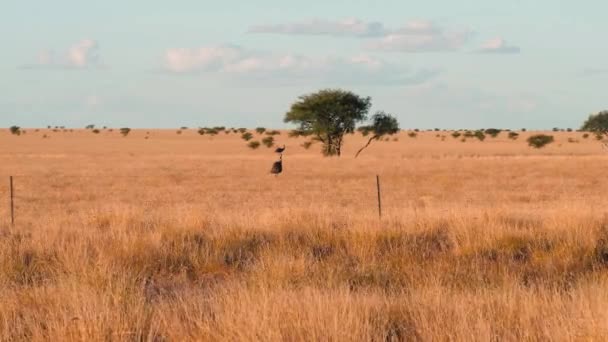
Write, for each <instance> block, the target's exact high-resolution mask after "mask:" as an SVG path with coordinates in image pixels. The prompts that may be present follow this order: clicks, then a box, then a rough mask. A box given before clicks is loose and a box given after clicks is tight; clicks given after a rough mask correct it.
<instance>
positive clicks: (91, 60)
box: [67, 39, 99, 68]
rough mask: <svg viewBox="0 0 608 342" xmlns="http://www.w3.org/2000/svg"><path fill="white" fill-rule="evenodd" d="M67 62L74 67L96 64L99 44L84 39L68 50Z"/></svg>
mask: <svg viewBox="0 0 608 342" xmlns="http://www.w3.org/2000/svg"><path fill="white" fill-rule="evenodd" d="M67 61H68V64H69V65H71V66H73V67H76V68H84V67H88V66H92V65H96V64H97V63H98V62H99V45H98V44H97V42H96V41H94V40H92V39H84V40H81V41H80V42H78V43H76V44H74V45H73V46H72V47H70V49H69V50H68V55H67Z"/></svg>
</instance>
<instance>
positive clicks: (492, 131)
mask: <svg viewBox="0 0 608 342" xmlns="http://www.w3.org/2000/svg"><path fill="white" fill-rule="evenodd" d="M500 132H502V130H500V129H497V128H488V129H486V130H485V131H484V133H485V134H487V135H489V136H491V137H492V138H496V137H497V136H498V135H499V134H500Z"/></svg>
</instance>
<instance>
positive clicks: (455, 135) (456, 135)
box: [452, 132, 462, 139]
mask: <svg viewBox="0 0 608 342" xmlns="http://www.w3.org/2000/svg"><path fill="white" fill-rule="evenodd" d="M461 135H462V134H461V133H460V132H454V133H452V137H454V139H458V138H459V137H460V136H461Z"/></svg>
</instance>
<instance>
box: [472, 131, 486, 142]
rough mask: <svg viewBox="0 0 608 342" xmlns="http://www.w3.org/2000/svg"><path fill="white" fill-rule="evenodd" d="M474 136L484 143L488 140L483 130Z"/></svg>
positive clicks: (476, 132)
mask: <svg viewBox="0 0 608 342" xmlns="http://www.w3.org/2000/svg"><path fill="white" fill-rule="evenodd" d="M474 135H475V138H477V139H479V141H484V140H485V139H486V135H485V134H484V133H483V131H481V130H479V131H475V134H474Z"/></svg>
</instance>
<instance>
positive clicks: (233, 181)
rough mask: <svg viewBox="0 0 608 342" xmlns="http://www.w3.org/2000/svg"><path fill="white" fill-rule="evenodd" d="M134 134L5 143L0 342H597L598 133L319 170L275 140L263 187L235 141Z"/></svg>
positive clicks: (1, 135) (463, 146)
mask: <svg viewBox="0 0 608 342" xmlns="http://www.w3.org/2000/svg"><path fill="white" fill-rule="evenodd" d="M146 132H147V131H145V130H138V131H133V132H132V133H131V134H130V135H129V136H128V137H126V138H123V137H121V136H120V134H119V133H118V132H117V131H116V130H115V131H113V132H108V131H102V132H101V133H100V134H97V135H95V134H93V133H91V132H90V131H75V132H55V133H54V132H50V131H48V130H40V131H39V132H35V131H34V130H28V132H27V134H25V135H22V136H19V137H17V136H11V135H10V134H9V133H8V131H6V130H4V131H2V132H0V162H1V163H2V169H1V170H0V182H2V183H4V182H6V183H4V184H3V185H1V186H0V199H2V200H1V202H2V203H4V204H3V205H1V206H0V340H7V341H13V340H53V341H58V340H151V341H165V340H167V341H183V340H213V341H215V340H223V341H241V340H243V341H257V340H264V341H274V340H287V341H299V340H308V341H319V340H327V341H366V340H372V341H399V340H467V341H468V340H480V341H488V340H513V341H515V340H541V339H542V340H545V339H546V340H606V339H607V338H608V312H607V311H606V309H605V308H606V306H607V305H608V219H606V218H605V213H606V210H607V209H606V208H607V207H608V182H606V181H605V176H604V175H605V170H606V169H607V168H608V155H605V154H604V152H603V151H602V149H601V148H600V145H599V143H598V142H597V141H595V140H594V139H593V137H590V138H589V139H583V138H582V133H576V132H573V133H556V134H555V133H549V134H554V135H555V136H556V142H555V143H553V144H552V145H549V146H548V147H546V148H544V149H541V150H533V149H531V148H529V147H528V146H527V144H526V143H525V138H526V136H527V135H528V134H531V133H523V134H522V136H521V137H520V138H519V139H518V140H516V141H512V140H509V139H507V138H506V133H502V134H501V135H500V136H499V137H498V138H495V139H492V138H490V137H488V138H487V139H486V141H484V142H478V141H477V140H469V141H467V142H465V143H463V142H460V140H458V139H454V138H452V137H451V136H450V135H449V133H446V132H439V133H437V132H424V133H420V134H419V136H418V137H417V138H410V137H408V136H407V134H406V132H402V133H401V134H400V135H399V137H398V141H393V139H392V138H391V140H390V141H388V142H384V141H383V142H376V143H374V144H372V146H371V147H370V148H369V149H367V150H366V151H365V152H363V154H362V155H361V157H360V158H358V159H353V157H352V155H353V154H354V152H355V151H356V150H357V149H358V147H360V146H361V145H362V144H363V142H364V140H363V138H361V137H360V136H355V137H349V139H348V140H347V142H346V147H345V150H346V152H345V154H346V156H345V157H343V158H341V159H331V158H322V157H321V156H320V154H319V152H318V148H317V147H315V146H314V145H313V147H312V148H311V149H310V150H305V149H304V148H303V147H301V146H300V145H301V144H302V142H303V140H302V139H290V138H288V137H287V134H286V132H283V134H282V135H280V136H276V137H275V140H276V141H277V143H278V144H279V145H282V144H283V143H285V144H286V145H287V151H286V154H285V156H284V164H285V165H284V166H285V172H284V174H282V175H281V176H279V177H274V176H271V175H269V174H268V171H269V168H270V166H271V164H272V162H273V161H274V160H275V158H276V156H275V155H274V154H273V153H272V150H270V149H267V148H266V147H264V146H262V147H260V148H259V149H258V150H250V149H249V148H247V147H246V142H245V141H243V140H242V139H240V134H229V135H226V134H224V133H220V134H219V135H217V136H215V137H210V136H207V135H206V136H199V135H198V134H197V133H196V132H195V131H194V130H184V131H183V132H182V133H181V134H177V133H176V131H175V130H167V131H157V130H152V131H149V132H150V133H149V134H147V133H146ZM44 134H46V135H47V136H48V138H45V139H43V138H42V136H43V135H44ZM436 134H440V135H446V138H445V141H441V138H437V137H436ZM146 136H148V137H149V138H148V139H145V137H146ZM254 136H255V137H254V140H260V136H259V135H258V134H255V133H254ZM568 138H574V139H577V140H579V142H578V143H570V142H568ZM376 174H379V175H380V176H381V180H382V185H383V204H384V208H383V211H384V217H383V219H382V220H379V219H378V217H377V211H376V197H375V196H376V189H375V175H376ZM9 175H13V176H15V185H16V206H17V207H16V209H17V210H16V214H17V217H16V220H17V222H16V225H15V226H14V227H11V226H10V220H9V207H8V188H7V185H8V176H9Z"/></svg>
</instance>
